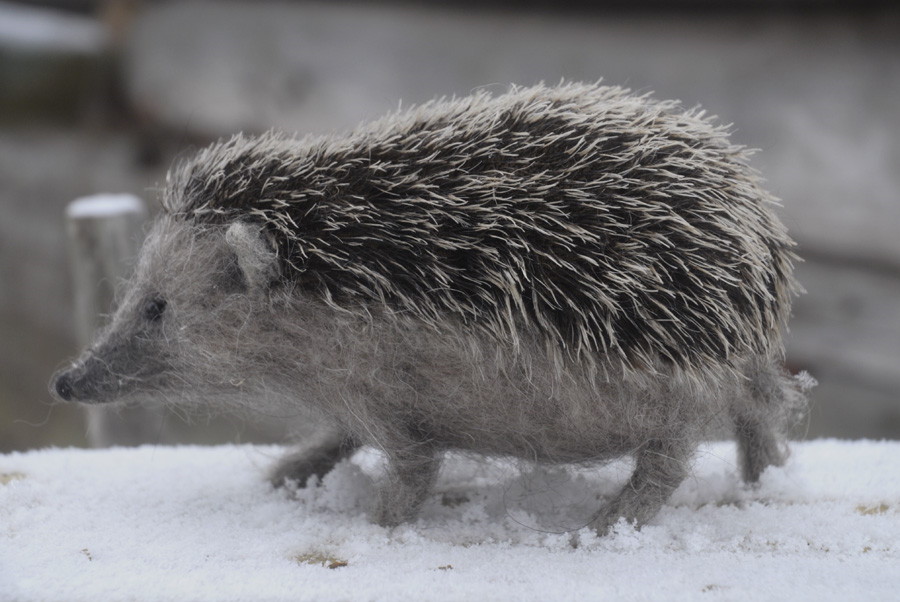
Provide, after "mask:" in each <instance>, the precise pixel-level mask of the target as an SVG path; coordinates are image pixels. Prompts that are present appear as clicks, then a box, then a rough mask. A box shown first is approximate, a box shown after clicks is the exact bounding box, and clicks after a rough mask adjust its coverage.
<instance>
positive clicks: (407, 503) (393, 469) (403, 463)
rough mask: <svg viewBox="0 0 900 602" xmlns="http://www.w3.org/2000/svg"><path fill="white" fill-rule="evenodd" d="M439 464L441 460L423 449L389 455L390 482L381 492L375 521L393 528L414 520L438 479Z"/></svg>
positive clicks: (410, 447)
mask: <svg viewBox="0 0 900 602" xmlns="http://www.w3.org/2000/svg"><path fill="white" fill-rule="evenodd" d="M440 464H441V459H440V456H439V455H438V454H437V453H435V452H434V450H432V449H430V448H427V447H425V446H423V445H412V446H409V447H406V448H404V449H402V450H399V451H395V452H393V453H389V455H388V474H387V479H386V480H385V482H384V483H383V484H382V486H381V490H380V491H379V496H378V506H377V508H376V510H375V515H374V517H373V518H374V521H375V522H376V523H378V524H379V525H381V526H383V527H393V526H396V525H399V524H401V523H404V522H408V521H410V520H412V519H414V518H415V517H416V516H417V515H418V513H419V510H420V509H421V507H422V504H423V503H424V502H425V500H426V499H427V498H428V494H429V492H430V491H431V488H432V485H434V482H435V480H436V479H437V474H438V470H439V469H440Z"/></svg>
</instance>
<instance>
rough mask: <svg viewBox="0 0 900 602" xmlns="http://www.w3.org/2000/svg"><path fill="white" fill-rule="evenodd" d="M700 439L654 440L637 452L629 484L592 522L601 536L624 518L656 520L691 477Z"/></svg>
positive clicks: (636, 520) (641, 522)
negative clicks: (689, 473)
mask: <svg viewBox="0 0 900 602" xmlns="http://www.w3.org/2000/svg"><path fill="white" fill-rule="evenodd" d="M696 449H697V442H696V441H693V440H691V439H690V438H689V437H680V438H671V439H651V440H650V441H648V442H647V443H645V444H644V445H643V446H641V448H640V449H639V450H638V451H637V453H636V465H635V469H634V473H633V474H632V475H631V478H630V479H629V481H628V483H627V484H626V485H625V487H624V488H623V489H622V491H620V492H619V494H618V495H617V496H616V497H615V498H613V500H612V501H611V502H610V503H609V504H608V505H607V506H606V507H605V508H603V509H602V510H601V511H600V512H599V513H598V514H597V516H596V517H594V519H593V520H592V521H591V527H593V529H594V530H595V531H596V532H597V534H598V535H600V536H601V537H602V536H603V535H606V534H607V533H608V532H609V531H610V529H611V528H612V527H613V525H615V524H616V523H617V522H618V521H619V519H620V518H624V519H625V520H626V521H628V522H631V523H634V524H635V525H636V526H637V527H641V526H642V525H644V524H645V523H646V522H647V521H649V520H650V519H652V518H653V517H654V516H656V514H657V513H658V512H659V510H660V509H661V508H662V506H663V504H665V503H666V501H667V500H668V499H669V497H670V496H671V495H672V492H674V491H675V489H676V488H677V487H678V486H679V485H680V484H681V482H682V481H683V480H684V479H685V477H687V474H688V468H689V466H690V459H691V456H692V455H693V453H694V452H695V451H696Z"/></svg>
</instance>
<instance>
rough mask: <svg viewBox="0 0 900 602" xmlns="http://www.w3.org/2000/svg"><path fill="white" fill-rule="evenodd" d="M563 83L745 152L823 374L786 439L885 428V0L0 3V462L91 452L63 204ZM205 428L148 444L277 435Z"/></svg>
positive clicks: (892, 401)
mask: <svg viewBox="0 0 900 602" xmlns="http://www.w3.org/2000/svg"><path fill="white" fill-rule="evenodd" d="M562 78H565V79H567V80H587V81H596V80H598V79H600V78H603V79H604V81H605V82H606V83H609V84H618V85H624V86H627V87H630V88H632V89H633V90H636V91H641V92H644V91H654V92H655V94H656V96H657V97H659V98H676V99H680V100H681V101H682V102H683V103H684V104H685V105H687V106H694V105H696V104H702V105H703V106H704V107H705V108H706V109H707V110H708V111H709V112H711V113H713V114H716V115H718V116H719V117H720V119H721V120H722V121H723V122H725V123H732V124H734V125H733V129H734V135H733V139H734V140H735V141H736V142H739V143H742V144H745V145H748V146H751V147H754V148H758V149H761V152H760V153H758V154H757V155H756V156H755V157H754V162H755V165H756V167H757V168H758V169H760V170H761V171H762V173H763V174H764V175H765V177H766V178H767V180H768V185H769V188H770V189H771V190H772V191H773V192H774V193H775V194H776V195H777V196H779V197H780V198H782V199H783V202H784V207H783V209H782V210H781V216H782V217H783V219H784V220H785V222H786V223H787V225H788V227H789V229H790V230H791V232H792V234H793V236H794V237H795V238H796V239H797V240H798V241H799V243H800V254H801V255H802V256H803V257H804V258H805V260H806V261H805V263H803V264H802V265H800V266H799V268H798V277H799V279H800V280H801V282H802V283H803V285H804V286H805V287H806V289H807V291H808V294H806V295H805V296H803V297H802V298H801V299H800V300H799V301H798V302H797V303H796V306H795V312H794V313H795V317H794V319H793V322H792V326H791V336H790V339H789V345H788V351H789V353H788V361H789V364H790V367H791V369H793V370H799V369H806V370H809V371H810V372H811V373H812V374H813V375H814V376H815V377H816V378H817V379H818V380H819V381H820V386H819V387H818V388H817V389H815V391H814V393H813V399H814V406H813V408H812V412H811V414H810V418H809V422H808V425H806V427H805V429H804V430H805V431H806V434H807V436H809V437H826V436H828V437H847V438H859V437H869V438H885V437H886V438H898V437H900V235H898V229H900V10H898V8H897V5H896V3H874V2H870V3H865V2H860V1H855V2H852V1H847V2H827V1H825V0H807V1H780V0H729V1H721V2H714V1H692V0H669V1H668V2H662V1H659V0H632V1H630V2H621V1H603V0H598V1H596V2H587V1H566V0H531V1H527V2H519V3H517V2H513V1H511V0H509V1H502V0H496V1H492V0H482V1H480V2H473V1H465V0H456V1H448V2H438V1H436V0H433V1H421V2H413V1H408V2H387V1H370V2H349V1H333V2H301V1H296V2H268V1H267V2H250V1H246V2H239V1H228V2H224V1H217V2H203V1H174V0H173V1H168V2H163V1H149V0H147V1H143V2H141V1H137V0H121V1H115V0H109V1H100V0H47V1H35V2H10V1H5V0H0V452H6V451H9V450H16V449H27V448H34V447H42V446H48V445H78V446H81V445H86V444H87V443H86V439H85V426H84V420H83V416H82V414H81V413H80V411H78V409H77V408H72V407H67V406H52V405H51V404H50V398H49V395H48V394H47V392H46V383H47V381H48V379H49V376H50V374H51V373H52V372H53V370H54V369H56V368H57V367H60V366H61V365H63V364H64V362H65V361H66V360H67V359H69V358H71V357H72V356H73V355H74V354H75V353H76V351H77V343H76V325H75V324H74V321H73V318H72V316H73V291H72V277H71V275H70V269H69V258H68V256H67V254H68V251H67V243H66V235H65V221H64V210H65V206H66V205H67V203H68V202H69V201H71V200H73V199H75V198H77V197H81V196H84V195H88V194H95V193H107V192H112V193H121V192H127V193H133V194H137V195H138V196H140V197H142V198H144V199H145V200H147V201H148V202H149V203H150V205H151V211H154V210H155V206H154V204H155V202H156V199H157V196H158V191H159V189H160V187H161V186H162V185H163V183H164V179H165V171H166V169H167V167H168V166H169V164H170V163H171V162H172V160H173V159H174V158H176V157H177V156H178V155H179V154H182V153H185V152H190V151H191V150H192V149H196V148H198V147H200V146H202V145H205V144H207V143H208V142H210V141H212V140H214V139H216V138H218V137H219V136H227V135H229V134H231V133H233V132H237V131H245V132H262V131H265V130H267V129H270V128H276V129H279V130H286V131H288V132H298V133H301V134H303V133H306V132H316V133H324V132H329V131H333V130H345V129H350V128H352V127H353V126H355V125H356V124H358V123H359V122H360V121H363V120H366V119H369V118H373V117H376V116H379V115H381V114H383V113H385V112H387V111H389V110H392V109H394V108H396V107H397V105H398V102H399V101H400V100H401V99H402V101H403V105H404V106H407V105H409V104H411V103H416V102H421V101H425V100H427V99H429V98H432V97H434V96H441V95H451V94H457V95H464V94H467V93H469V92H470V91H471V90H472V89H473V88H476V87H488V88H489V89H491V90H494V91H497V92H500V91H502V90H505V89H506V87H507V85H508V84H509V83H511V82H515V83H519V84H526V85H527V84H533V83H536V82H538V81H541V80H543V81H546V82H548V83H555V82H558V81H559V80H560V79H562ZM201 422H202V423H201V424H195V425H193V426H190V427H185V426H183V425H182V424H181V420H180V418H179V417H178V416H174V415H170V416H168V417H167V418H166V425H165V428H164V429H161V430H160V434H159V437H158V440H159V441H163V442H178V441H181V442H186V441H199V442H222V441H265V440H271V439H272V438H273V437H276V438H277V437H278V436H279V435H280V432H279V426H278V425H263V426H259V425H253V426H248V425H244V424H241V423H239V422H237V421H236V420H235V419H230V418H218V419H211V420H208V421H207V420H204V421H201ZM801 434H802V433H801Z"/></svg>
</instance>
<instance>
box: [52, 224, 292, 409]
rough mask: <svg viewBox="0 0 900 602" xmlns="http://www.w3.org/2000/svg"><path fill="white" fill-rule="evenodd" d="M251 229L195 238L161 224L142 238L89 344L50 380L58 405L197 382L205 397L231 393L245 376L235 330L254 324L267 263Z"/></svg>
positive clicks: (269, 270) (270, 272)
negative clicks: (131, 270)
mask: <svg viewBox="0 0 900 602" xmlns="http://www.w3.org/2000/svg"><path fill="white" fill-rule="evenodd" d="M265 245H266V242H265V240H264V238H263V237H262V236H261V234H260V232H259V231H258V230H256V229H254V227H253V226H250V225H247V224H235V225H232V226H231V227H229V228H228V229H227V230H225V231H223V229H222V228H221V227H220V228H217V229H212V228H210V229H207V230H203V231H199V232H198V231H197V228H196V226H192V225H191V224H189V223H186V222H179V221H177V220H175V219H172V218H164V219H163V220H161V222H159V223H158V224H157V226H156V227H155V228H154V230H153V232H151V234H150V236H149V237H148V239H147V242H146V243H145V245H144V248H143V250H142V252H141V257H140V260H139V263H138V267H137V270H136V273H135V276H134V277H133V278H132V280H131V281H130V282H129V283H128V286H127V288H126V290H125V293H124V295H123V296H122V299H121V302H120V304H119V306H118V308H117V310H116V312H115V314H114V316H113V318H112V320H111V322H110V324H109V325H108V326H107V327H106V328H105V329H104V330H103V331H102V332H101V333H100V335H99V336H98V337H97V339H96V341H95V343H94V344H93V345H92V346H91V347H90V348H89V349H88V350H87V351H86V352H85V353H84V354H82V356H81V357H80V358H79V359H78V360H77V361H76V362H75V363H74V364H73V365H72V366H71V367H69V368H68V369H66V370H63V371H61V372H59V373H57V374H56V375H55V376H54V378H53V380H52V381H51V392H52V393H53V394H54V395H55V396H56V397H57V398H60V399H62V400H65V401H78V402H82V403H106V402H112V401H132V400H140V399H142V398H146V397H149V396H155V395H158V394H160V393H164V392H165V391H169V390H172V389H173V388H174V387H172V386H171V385H172V383H174V382H179V381H180V382H193V383H197V391H194V392H195V393H199V392H201V390H203V392H204V393H208V392H211V391H222V390H224V389H228V388H233V387H235V386H238V385H239V384H240V383H241V382H242V380H243V378H242V377H241V374H242V373H243V372H245V371H246V368H245V366H244V364H245V363H246V361H247V358H248V357H251V356H252V354H250V355H248V354H247V353H246V349H242V350H241V352H240V353H238V351H237V350H238V349H240V342H239V338H240V332H241V329H242V328H245V327H246V326H247V325H248V324H249V323H250V322H252V321H254V319H255V318H257V317H259V315H260V309H261V308H265V306H266V305H265V304H264V303H259V297H260V296H261V295H262V294H264V285H263V283H265V282H267V279H269V278H272V277H274V275H275V274H276V271H275V261H274V259H275V255H274V253H272V252H271V251H270V250H269V249H268V248H267V247H266V246H265Z"/></svg>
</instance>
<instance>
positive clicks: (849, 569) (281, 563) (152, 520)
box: [0, 440, 900, 602]
mask: <svg viewBox="0 0 900 602" xmlns="http://www.w3.org/2000/svg"><path fill="white" fill-rule="evenodd" d="M793 449H794V453H793V455H792V457H791V459H790V461H789V463H788V465H787V466H786V467H784V468H777V469H770V470H768V471H767V472H766V473H765V474H764V475H763V477H762V479H761V482H760V484H759V486H757V487H747V486H745V485H742V484H741V483H740V481H739V479H738V478H737V476H736V468H735V461H734V446H733V444H731V443H714V444H710V445H707V446H704V447H703V448H702V449H701V451H700V452H699V453H698V454H697V457H696V460H695V463H694V466H693V470H692V474H691V477H690V478H688V479H687V481H685V483H684V484H683V485H682V486H681V487H680V488H679V489H678V490H677V491H676V493H675V494H674V496H673V497H672V499H671V501H670V504H669V505H667V506H666V507H664V508H663V510H662V512H661V513H660V514H659V516H658V517H657V518H656V520H654V521H653V522H652V524H650V525H647V526H646V527H644V528H643V529H642V530H640V531H636V530H634V529H633V528H631V527H630V526H628V525H625V524H624V523H620V524H619V526H618V527H617V530H616V532H615V533H614V534H613V535H611V536H609V537H605V538H598V537H596V536H595V535H594V534H593V533H591V532H590V531H588V530H587V529H582V530H580V531H578V534H577V539H578V546H577V547H573V546H572V543H571V537H570V535H569V534H566V533H564V532H563V531H564V530H566V529H571V528H577V527H578V526H579V525H581V524H584V523H585V522H586V521H587V518H588V517H589V516H590V514H591V512H592V511H594V510H595V509H596V507H597V506H598V505H599V503H600V502H601V501H602V500H598V496H599V497H600V498H606V497H608V496H610V495H612V494H613V493H614V492H615V491H616V489H617V488H618V487H620V486H621V485H622V483H623V482H624V480H625V479H626V478H627V476H628V472H629V469H630V467H629V465H628V463H627V462H625V461H622V462H618V463H614V464H612V465H608V466H605V467H602V468H573V467H561V468H535V467H532V466H530V465H527V464H521V463H513V462H509V461H497V460H492V461H486V460H477V459H473V458H466V457H461V456H450V457H449V458H448V459H447V462H446V463H445V467H444V469H443V471H442V473H441V477H440V480H439V482H438V485H437V488H436V491H435V493H434V494H433V495H432V496H431V498H430V499H429V501H428V503H427V505H426V507H425V508H424V510H423V513H422V517H421V518H420V519H419V520H418V521H417V522H416V523H414V524H410V525H405V526H401V527H398V528H396V529H393V530H391V529H384V528H382V527H378V526H376V525H373V524H371V523H370V522H369V521H368V519H367V515H366V512H367V508H368V507H369V504H370V502H371V500H372V499H373V496H374V483H375V481H376V480H377V479H378V477H379V474H380V471H381V469H382V463H381V459H380V457H379V456H378V455H376V454H375V453H374V452H370V451H365V450H364V451H363V452H361V453H358V454H357V455H356V456H355V457H354V458H353V459H352V460H351V461H349V462H345V463H342V464H341V465H339V466H338V467H337V468H336V469H335V470H334V471H333V472H332V473H331V474H329V475H327V476H326V477H325V478H324V479H323V480H322V482H321V483H317V484H315V486H312V487H308V488H305V489H294V490H274V489H272V488H271V487H270V486H269V485H268V484H267V483H266V480H265V474H266V471H267V469H268V467H269V466H270V464H271V463H272V462H273V461H274V460H275V459H276V458H277V457H278V455H279V454H280V453H282V452H283V451H284V450H283V449H282V448H279V447H275V446H251V445H242V446H223V447H142V448H137V449H125V448H118V449H111V450H78V449H48V450H39V451H29V452H24V453H13V454H9V455H4V456H0V599H2V600H15V601H19V600H22V601H28V600H72V601H78V600H90V601H92V602H93V601H96V600H125V599H127V600H132V599H134V600H179V601H181V600H346V599H352V600H397V599H411V600H464V599H472V600H497V599H516V600H582V599H601V598H609V599H616V600H670V599H679V600H701V599H702V600H707V599H716V600H765V599H771V600H775V599H779V600H782V599H791V600H817V601H818V600H844V599H850V598H853V599H861V600H889V599H890V600H895V599H896V595H897V591H898V589H900V562H898V555H900V554H898V550H900V520H898V514H900V442H873V441H855V442H848V441H835V440H818V441H811V442H805V443H798V444H795V445H794V448H793Z"/></svg>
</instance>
